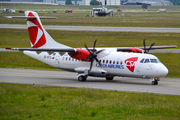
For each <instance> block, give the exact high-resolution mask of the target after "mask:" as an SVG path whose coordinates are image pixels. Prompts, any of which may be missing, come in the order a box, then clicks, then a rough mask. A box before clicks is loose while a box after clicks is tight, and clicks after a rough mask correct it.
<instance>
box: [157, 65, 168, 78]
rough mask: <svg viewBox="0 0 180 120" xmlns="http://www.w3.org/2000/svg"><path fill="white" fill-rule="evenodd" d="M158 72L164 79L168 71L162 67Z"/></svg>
mask: <svg viewBox="0 0 180 120" xmlns="http://www.w3.org/2000/svg"><path fill="white" fill-rule="evenodd" d="M158 72H159V75H160V76H162V77H164V76H166V75H167V74H168V69H167V68H166V67H165V66H164V65H163V66H162V67H160V69H159V71H158Z"/></svg>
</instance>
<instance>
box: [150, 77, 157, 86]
mask: <svg viewBox="0 0 180 120" xmlns="http://www.w3.org/2000/svg"><path fill="white" fill-rule="evenodd" d="M150 81H151V84H152V85H157V84H158V81H159V78H151V79H150Z"/></svg>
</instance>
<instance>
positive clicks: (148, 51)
mask: <svg viewBox="0 0 180 120" xmlns="http://www.w3.org/2000/svg"><path fill="white" fill-rule="evenodd" d="M154 44H155V43H152V44H151V46H150V47H149V49H148V53H149V51H150V50H151V48H152V46H153V45H154Z"/></svg>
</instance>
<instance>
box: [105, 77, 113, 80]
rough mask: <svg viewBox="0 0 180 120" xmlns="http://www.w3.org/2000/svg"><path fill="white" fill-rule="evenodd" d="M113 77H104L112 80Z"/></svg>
mask: <svg viewBox="0 0 180 120" xmlns="http://www.w3.org/2000/svg"><path fill="white" fill-rule="evenodd" d="M113 78H114V77H106V80H113Z"/></svg>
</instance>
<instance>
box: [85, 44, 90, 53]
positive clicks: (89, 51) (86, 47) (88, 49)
mask: <svg viewBox="0 0 180 120" xmlns="http://www.w3.org/2000/svg"><path fill="white" fill-rule="evenodd" d="M84 46H85V48H86V50H88V51H89V52H90V53H91V51H90V50H89V49H88V47H87V45H86V44H85V45H84Z"/></svg>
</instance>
